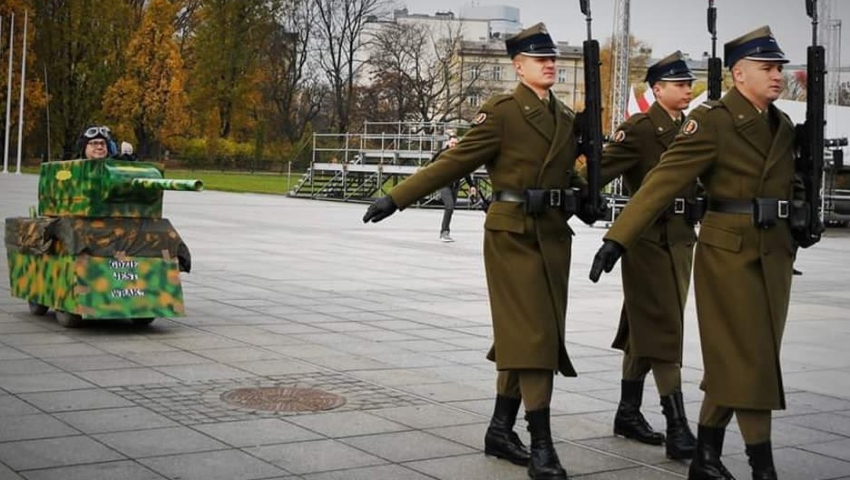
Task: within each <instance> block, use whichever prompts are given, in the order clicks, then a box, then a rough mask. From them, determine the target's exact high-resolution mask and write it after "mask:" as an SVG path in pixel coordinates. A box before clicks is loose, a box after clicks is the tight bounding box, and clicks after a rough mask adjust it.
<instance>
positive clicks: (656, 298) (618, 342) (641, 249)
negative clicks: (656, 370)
mask: <svg viewBox="0 0 850 480" xmlns="http://www.w3.org/2000/svg"><path fill="white" fill-rule="evenodd" d="M677 130H678V125H677V124H676V123H675V122H674V121H673V119H672V118H670V114H668V113H667V112H666V111H665V110H664V108H663V107H662V106H661V105H660V104H659V103H658V102H656V103H654V104H652V106H651V107H650V108H649V110H648V111H647V112H646V113H645V114H643V113H639V114H637V115H633V116H631V117H629V119H628V120H626V121H625V122H624V123H623V124H622V125H620V127H619V128H618V129H617V131H616V132H615V133H614V136H613V139H612V141H611V142H610V143H608V144H607V145H606V146H605V150H604V151H603V153H602V162H601V167H600V170H601V174H600V177H601V181H600V183H601V184H602V185H605V184H607V183H608V182H610V181H611V180H613V179H615V178H617V177H618V176H620V175H623V183H624V184H625V186H626V188H627V189H628V191H629V192H631V193H634V192H637V191H638V189H639V188H640V186H641V183H642V182H643V180H644V177H646V174H647V173H649V171H650V170H651V169H652V168H654V167H655V166H656V165H657V164H658V160H659V159H660V158H661V154H662V153H664V151H665V150H667V147H668V146H669V145H670V142H672V141H673V138H674V137H675V136H676V132H677ZM695 191H696V182H693V181H692V182H691V183H690V184H689V185H688V186H687V187H685V188H684V189H683V191H681V192H678V193H677V195H676V196H677V197H680V198H692V197H693V196H694V194H695ZM695 241H696V234H695V233H694V227H693V226H692V225H691V224H690V223H688V222H687V221H685V217H684V215H662V216H661V217H659V219H658V220H657V221H656V222H655V223H653V224H652V225H651V226H650V227H649V228H648V229H647V230H646V231H644V232H643V234H642V235H641V236H640V238H639V239H638V240H637V241H635V242H634V244H633V245H632V246H631V248H629V250H628V251H627V252H626V254H625V255H623V259H622V266H621V274H622V279H623V297H624V299H623V308H622V311H621V314H620V326H619V328H618V330H617V336H616V337H615V338H614V343H613V345H612V346H613V347H614V348H619V349H621V350H624V351H627V352H629V353H630V354H632V355H635V356H639V357H647V358H654V359H658V360H663V361H667V362H674V363H681V362H682V331H683V322H684V311H685V302H686V301H687V298H688V288H689V286H690V284H691V266H692V264H693V255H694V243H695Z"/></svg>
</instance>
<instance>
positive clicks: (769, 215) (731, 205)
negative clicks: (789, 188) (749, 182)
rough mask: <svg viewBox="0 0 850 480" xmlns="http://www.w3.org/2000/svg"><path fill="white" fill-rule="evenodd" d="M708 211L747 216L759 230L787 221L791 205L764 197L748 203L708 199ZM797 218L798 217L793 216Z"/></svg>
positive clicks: (786, 201)
mask: <svg viewBox="0 0 850 480" xmlns="http://www.w3.org/2000/svg"><path fill="white" fill-rule="evenodd" d="M708 209H709V210H710V211H713V212H720V213H739V214H745V215H749V216H750V218H752V221H753V225H755V226H757V227H759V228H770V227H772V226H774V225H776V222H778V221H779V220H788V218H789V217H790V216H791V213H792V212H791V209H792V205H791V202H789V201H788V200H781V199H778V198H765V197H756V198H754V199H752V200H749V201H748V200H726V199H722V198H709V199H708ZM797 217H799V215H796V216H795V218H797Z"/></svg>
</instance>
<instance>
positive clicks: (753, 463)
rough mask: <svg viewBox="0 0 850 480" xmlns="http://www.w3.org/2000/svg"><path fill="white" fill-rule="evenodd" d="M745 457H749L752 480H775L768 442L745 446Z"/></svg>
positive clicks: (771, 454)
mask: <svg viewBox="0 0 850 480" xmlns="http://www.w3.org/2000/svg"><path fill="white" fill-rule="evenodd" d="M747 456H748V457H750V467H752V468H753V480H776V479H777V476H776V469H775V468H773V452H772V448H771V446H770V441H767V442H764V443H757V444H755V445H747Z"/></svg>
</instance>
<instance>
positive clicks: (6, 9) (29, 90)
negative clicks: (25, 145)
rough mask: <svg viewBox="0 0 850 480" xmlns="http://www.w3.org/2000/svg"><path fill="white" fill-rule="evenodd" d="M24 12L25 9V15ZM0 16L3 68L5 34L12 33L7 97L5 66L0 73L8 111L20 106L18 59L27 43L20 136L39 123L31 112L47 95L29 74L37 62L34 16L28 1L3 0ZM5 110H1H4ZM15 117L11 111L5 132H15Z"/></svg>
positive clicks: (1, 100) (0, 96) (0, 99)
mask: <svg viewBox="0 0 850 480" xmlns="http://www.w3.org/2000/svg"><path fill="white" fill-rule="evenodd" d="M25 12H27V13H26V14H25ZM13 14H14V15H15V18H14V30H12V21H13V20H12V15H13ZM0 18H2V25H3V27H2V38H0V45H2V48H0V58H2V59H3V62H2V64H3V65H4V67H5V66H6V59H8V58H9V47H10V44H9V33H11V32H12V31H13V32H14V36H13V38H12V43H11V47H12V49H13V51H12V53H13V57H14V58H13V60H12V79H11V80H12V84H11V86H12V88H11V95H9V96H7V95H8V93H9V88H8V86H9V83H8V81H9V77H8V75H7V71H6V68H3V74H2V75H0V105H2V106H3V108H5V107H6V106H7V104H8V107H9V110H10V111H11V112H18V111H19V110H18V109H19V107H20V103H19V102H20V98H21V73H22V72H21V59H22V52H23V48H24V43H26V45H27V53H26V57H27V58H26V63H27V75H25V79H26V85H25V86H24V109H25V115H24V125H23V133H24V135H26V134H28V133H30V132H32V131H34V130H35V129H36V127H37V126H38V125H39V124H40V123H41V122H40V120H41V119H40V117H39V116H37V115H33V113H34V112H39V111H40V110H41V109H43V108H44V105H45V104H46V103H47V97H46V94H45V91H44V83H43V82H42V81H41V79H40V78H39V77H37V76H36V75H34V74H33V70H34V69H35V67H36V66H37V65H39V64H40V60H39V58H38V54H37V52H36V49H35V41H34V40H35V33H36V28H37V27H38V25H37V22H36V21H35V20H36V19H35V18H33V13H32V7H31V6H30V5H29V2H26V1H24V0H4V2H3V3H2V4H0ZM25 18H26V19H27V29H26V30H27V32H26V33H27V39H26V42H24V27H23V25H24V19H25ZM4 111H5V110H4ZM18 118H19V116H18V115H17V114H13V115H11V116H10V118H9V122H10V125H9V132H10V133H11V134H12V135H15V132H16V131H17V129H18V126H19V125H18ZM0 125H2V128H3V131H5V127H6V125H5V115H3V116H2V118H0ZM9 147H10V151H11V149H13V148H14V142H13V141H11V140H10V142H9ZM0 148H2V147H0Z"/></svg>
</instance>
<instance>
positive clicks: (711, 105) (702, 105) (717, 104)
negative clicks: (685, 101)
mask: <svg viewBox="0 0 850 480" xmlns="http://www.w3.org/2000/svg"><path fill="white" fill-rule="evenodd" d="M722 106H723V102H721V101H720V100H706V101H705V102H702V103H700V104H699V106H697V108H704V109H706V110H711V109H712V108H716V107H722Z"/></svg>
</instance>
